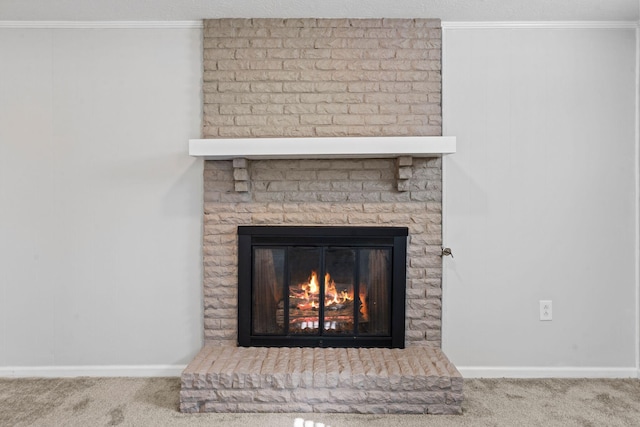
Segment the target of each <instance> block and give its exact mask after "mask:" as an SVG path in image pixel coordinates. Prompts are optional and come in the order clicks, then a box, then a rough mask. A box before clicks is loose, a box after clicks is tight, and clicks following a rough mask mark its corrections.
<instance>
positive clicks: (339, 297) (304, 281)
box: [238, 227, 408, 348]
mask: <svg viewBox="0 0 640 427" xmlns="http://www.w3.org/2000/svg"><path fill="white" fill-rule="evenodd" d="M407 234H408V230H407V228H402V227H238V242H239V250H238V254H239V259H238V271H239V272H238V282H239V293H238V294H239V297H238V344H239V345H240V346H305V347H306V346H311V347H392V348H403V347H404V313H405V310H404V304H405V286H406V272H405V268H406V237H407Z"/></svg>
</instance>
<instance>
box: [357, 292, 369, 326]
mask: <svg viewBox="0 0 640 427" xmlns="http://www.w3.org/2000/svg"><path fill="white" fill-rule="evenodd" d="M358 296H359V297H360V314H362V319H364V320H369V310H368V308H367V291H366V289H365V287H364V286H360V295H358Z"/></svg>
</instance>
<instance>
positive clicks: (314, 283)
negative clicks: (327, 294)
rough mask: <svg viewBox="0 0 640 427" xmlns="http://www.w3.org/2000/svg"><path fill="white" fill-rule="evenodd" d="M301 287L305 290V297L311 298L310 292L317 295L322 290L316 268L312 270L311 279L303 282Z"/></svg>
mask: <svg viewBox="0 0 640 427" xmlns="http://www.w3.org/2000/svg"><path fill="white" fill-rule="evenodd" d="M300 287H301V288H302V290H303V291H304V297H305V298H306V299H309V294H311V295H312V296H316V295H317V294H318V291H319V290H320V285H319V284H318V273H316V272H315V270H314V271H312V272H311V276H310V277H309V281H308V282H307V283H302V284H301V285H300Z"/></svg>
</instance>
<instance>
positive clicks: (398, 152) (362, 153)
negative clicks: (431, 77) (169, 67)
mask: <svg viewBox="0 0 640 427" xmlns="http://www.w3.org/2000/svg"><path fill="white" fill-rule="evenodd" d="M455 152H456V137H455V136H386V137H382V136H379V137H336V138H227V139H222V138H216V139H191V140H189V155H190V156H193V157H202V158H204V159H205V160H231V159H238V158H244V159H249V160H262V159H349V158H369V159H374V158H396V157H440V156H443V155H446V154H453V153H455Z"/></svg>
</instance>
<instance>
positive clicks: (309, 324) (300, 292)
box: [289, 247, 321, 334]
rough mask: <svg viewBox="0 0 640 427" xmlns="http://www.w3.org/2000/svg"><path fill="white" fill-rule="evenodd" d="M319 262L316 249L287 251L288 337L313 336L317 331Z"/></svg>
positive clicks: (318, 320) (319, 256) (318, 252)
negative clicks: (292, 335)
mask: <svg viewBox="0 0 640 427" xmlns="http://www.w3.org/2000/svg"><path fill="white" fill-rule="evenodd" d="M320 259H321V251H320V249H318V248H304V247H292V248H290V250H289V333H290V334H317V333H318V331H319V330H320V329H319V326H320V319H319V309H320V285H321V284H320V277H319V275H320V274H321V273H320Z"/></svg>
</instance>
